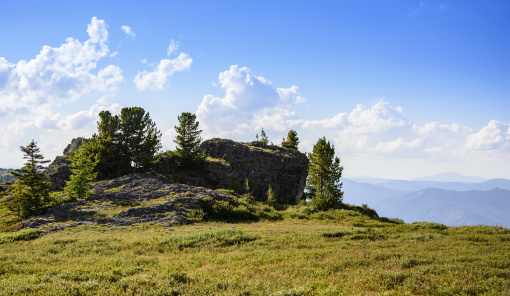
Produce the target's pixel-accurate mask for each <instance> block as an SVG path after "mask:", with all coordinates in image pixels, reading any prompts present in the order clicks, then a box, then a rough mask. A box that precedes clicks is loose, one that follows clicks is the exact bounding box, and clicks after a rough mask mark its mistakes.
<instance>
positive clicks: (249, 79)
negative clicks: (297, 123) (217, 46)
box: [196, 65, 305, 140]
mask: <svg viewBox="0 0 510 296" xmlns="http://www.w3.org/2000/svg"><path fill="white" fill-rule="evenodd" d="M218 80H219V86H220V87H221V88H223V89H224V90H225V96H224V97H223V98H220V97H215V96H213V95H206V96H204V98H203V100H202V102H201V104H200V105H199V106H198V109H197V112H196V114H197V118H198V120H199V122H200V124H201V126H203V128H204V137H205V138H212V137H229V136H230V137H233V138H238V139H243V140H249V139H254V138H255V134H256V133H259V132H260V130H261V129H262V128H264V130H265V131H266V132H268V131H271V130H272V131H277V132H283V131H285V130H286V129H287V128H288V127H289V126H291V125H293V124H294V122H293V120H295V112H294V111H293V110H292V108H293V105H294V104H296V103H302V102H304V101H305V99H304V98H302V97H301V96H299V88H298V87H297V86H294V85H293V86H291V87H290V88H275V87H274V86H273V85H272V83H271V81H269V80H267V79H266V78H264V77H262V76H257V75H254V74H253V73H252V71H251V70H250V69H249V68H247V67H239V66H237V65H232V66H230V69H229V70H227V71H224V72H221V73H220V74H219V76H218Z"/></svg>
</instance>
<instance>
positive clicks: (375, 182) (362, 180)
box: [342, 177, 393, 185]
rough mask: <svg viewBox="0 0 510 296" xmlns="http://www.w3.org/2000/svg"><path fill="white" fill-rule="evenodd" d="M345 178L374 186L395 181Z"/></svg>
mask: <svg viewBox="0 0 510 296" xmlns="http://www.w3.org/2000/svg"><path fill="white" fill-rule="evenodd" d="M345 178H347V179H349V180H351V181H356V182H359V183H368V184H374V185H377V184H381V183H386V182H389V181H393V180H392V179H381V178H372V177H345ZM342 180H343V179H342Z"/></svg>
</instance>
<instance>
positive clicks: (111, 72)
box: [0, 17, 124, 113]
mask: <svg viewBox="0 0 510 296" xmlns="http://www.w3.org/2000/svg"><path fill="white" fill-rule="evenodd" d="M87 32H88V34H89V37H90V38H89V39H88V40H86V41H85V42H84V43H81V42H80V41H78V40H76V39H73V38H71V37H69V38H67V40H66V43H64V44H62V45H61V46H60V47H50V46H43V48H42V50H41V51H40V53H39V54H38V55H37V56H36V57H35V58H33V59H31V60H29V61H24V60H21V61H19V62H18V63H16V64H10V63H8V62H7V61H6V60H5V58H0V102H1V104H0V113H8V112H17V111H21V112H27V111H28V112H30V111H31V110H32V111H33V109H38V108H39V107H40V105H43V104H49V105H53V104H59V103H66V102H69V101H73V100H76V99H77V98H79V97H81V96H82V95H84V94H86V93H89V92H91V91H93V90H99V91H115V90H116V88H117V85H118V84H119V83H120V82H122V81H123V79H124V78H123V76H122V71H121V69H120V68H119V67H117V66H114V65H109V66H107V67H106V68H103V69H100V70H99V72H98V74H94V73H93V72H92V71H93V70H95V69H96V67H97V62H98V61H99V60H100V59H102V58H105V57H107V56H108V53H109V49H108V45H107V38H108V31H107V26H106V24H105V22H104V21H103V20H98V19H97V18H96V17H93V18H92V21H91V23H90V24H89V25H88V29H87Z"/></svg>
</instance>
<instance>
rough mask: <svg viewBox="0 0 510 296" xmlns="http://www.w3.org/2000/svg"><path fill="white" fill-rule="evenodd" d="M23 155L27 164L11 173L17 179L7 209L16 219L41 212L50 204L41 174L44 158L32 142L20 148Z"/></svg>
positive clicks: (42, 174) (46, 183) (48, 194)
mask: <svg viewBox="0 0 510 296" xmlns="http://www.w3.org/2000/svg"><path fill="white" fill-rule="evenodd" d="M20 149H21V151H23V153H24V154H25V155H24V156H23V158H24V159H26V160H27V162H26V163H25V164H24V166H23V167H22V168H21V169H17V170H13V171H11V174H12V175H13V176H15V177H16V178H18V179H19V181H18V182H16V183H15V184H14V186H12V188H11V190H10V193H12V201H11V202H10V204H9V209H10V210H11V211H13V212H16V213H17V215H18V217H20V218H21V217H22V218H26V217H30V216H32V215H35V214H39V213H41V212H42V210H43V208H44V207H45V206H47V205H48V203H49V202H50V193H49V183H48V181H47V177H46V175H45V174H44V173H43V172H42V171H43V169H44V167H43V166H42V165H43V164H45V163H48V162H49V160H44V157H43V156H42V155H41V154H39V148H38V147H37V145H36V143H35V142H34V140H32V142H30V144H28V146H26V147H23V146H21V147H20Z"/></svg>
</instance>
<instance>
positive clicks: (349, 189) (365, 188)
mask: <svg viewBox="0 0 510 296" xmlns="http://www.w3.org/2000/svg"><path fill="white" fill-rule="evenodd" d="M342 182H343V184H344V185H343V187H342V190H343V191H344V199H343V201H344V202H345V203H348V204H353V205H358V206H360V205H362V204H368V205H369V206H371V205H372V204H373V203H376V202H379V201H381V200H384V199H387V198H390V197H395V196H400V195H404V194H407V193H410V192H409V191H403V190H395V189H388V188H384V187H382V186H378V185H374V184H369V183H362V182H356V181H353V180H350V179H345V178H342Z"/></svg>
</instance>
